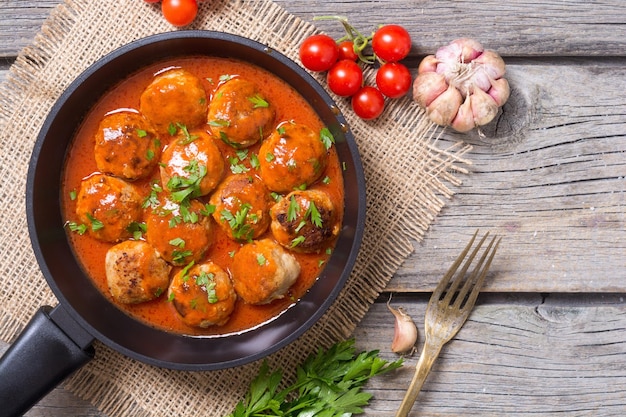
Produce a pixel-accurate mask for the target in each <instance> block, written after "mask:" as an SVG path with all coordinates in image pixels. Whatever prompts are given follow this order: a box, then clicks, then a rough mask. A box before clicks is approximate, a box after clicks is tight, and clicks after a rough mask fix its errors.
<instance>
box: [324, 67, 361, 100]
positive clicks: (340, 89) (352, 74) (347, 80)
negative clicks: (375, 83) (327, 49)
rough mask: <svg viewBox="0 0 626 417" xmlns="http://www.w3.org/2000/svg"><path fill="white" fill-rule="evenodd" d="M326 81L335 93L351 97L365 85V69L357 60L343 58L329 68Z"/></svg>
mask: <svg viewBox="0 0 626 417" xmlns="http://www.w3.org/2000/svg"><path fill="white" fill-rule="evenodd" d="M326 82H327V83H328V88H330V91H332V92H333V93H335V94H337V95H338V96H341V97H350V96H351V95H353V94H354V93H356V92H357V91H359V89H360V88H361V86H362V85H363V70H361V67H359V64H357V63H356V62H354V61H350V60H349V59H343V60H341V61H338V62H337V63H336V64H335V65H333V66H332V67H331V68H330V69H329V70H328V74H327V75H326Z"/></svg>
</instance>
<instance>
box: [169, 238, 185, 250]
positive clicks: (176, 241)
mask: <svg viewBox="0 0 626 417" xmlns="http://www.w3.org/2000/svg"><path fill="white" fill-rule="evenodd" d="M168 243H169V244H170V245H172V246H176V247H177V248H181V249H184V248H185V240H184V239H181V238H179V237H177V238H174V239H172V240H170V241H169V242H168Z"/></svg>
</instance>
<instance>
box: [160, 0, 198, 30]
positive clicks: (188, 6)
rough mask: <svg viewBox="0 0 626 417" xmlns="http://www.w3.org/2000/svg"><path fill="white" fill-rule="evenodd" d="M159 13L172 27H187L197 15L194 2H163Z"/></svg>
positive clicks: (193, 0) (194, 0)
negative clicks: (161, 13)
mask: <svg viewBox="0 0 626 417" xmlns="http://www.w3.org/2000/svg"><path fill="white" fill-rule="evenodd" d="M161 11H162V12H163V17H164V18H165V20H167V21H168V22H170V23H171V24H172V25H174V26H187V25H188V24H190V23H191V22H193V20H194V19H195V18H196V15H197V14H198V2H197V1H196V0H163V3H161Z"/></svg>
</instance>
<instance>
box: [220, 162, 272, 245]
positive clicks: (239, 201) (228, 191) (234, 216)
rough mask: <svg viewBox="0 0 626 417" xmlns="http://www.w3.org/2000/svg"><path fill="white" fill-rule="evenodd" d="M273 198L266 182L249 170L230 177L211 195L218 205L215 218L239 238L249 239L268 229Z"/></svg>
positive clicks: (232, 234)
mask: <svg viewBox="0 0 626 417" xmlns="http://www.w3.org/2000/svg"><path fill="white" fill-rule="evenodd" d="M273 202H274V201H273V200H272V197H271V196H270V193H269V191H268V190H267V188H266V187H265V185H264V184H263V182H262V181H261V180H260V179H258V178H257V177H254V176H250V175H246V174H235V175H231V176H229V177H226V179H224V181H222V183H221V184H220V185H219V186H218V187H217V189H216V190H215V192H214V193H213V194H212V195H211V199H210V203H211V205H212V206H214V207H215V211H214V212H213V218H214V219H215V220H216V221H217V223H218V224H219V225H220V226H221V227H222V229H224V231H225V232H226V234H228V236H230V238H231V239H233V240H237V241H249V240H251V239H254V238H257V237H259V236H261V235H262V234H263V233H265V231H266V230H267V229H268V227H269V225H270V216H269V209H270V207H271V205H272V203H273Z"/></svg>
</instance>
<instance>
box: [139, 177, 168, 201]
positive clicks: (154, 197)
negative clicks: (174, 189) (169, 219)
mask: <svg viewBox="0 0 626 417" xmlns="http://www.w3.org/2000/svg"><path fill="white" fill-rule="evenodd" d="M162 191H163V188H161V185H160V184H159V183H158V181H154V182H153V183H152V185H151V186H150V195H148V197H146V199H145V200H143V204H142V205H141V207H142V208H148V207H151V208H157V207H158V206H159V205H160V204H161V202H160V201H159V198H158V195H159V193H160V192H162Z"/></svg>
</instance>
